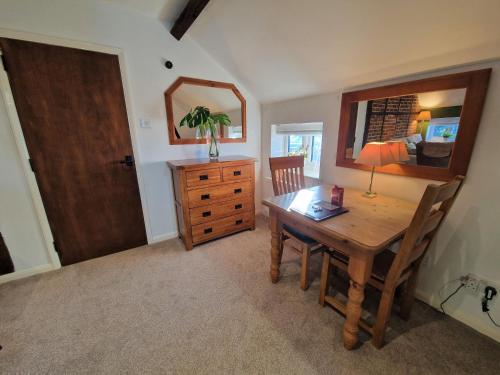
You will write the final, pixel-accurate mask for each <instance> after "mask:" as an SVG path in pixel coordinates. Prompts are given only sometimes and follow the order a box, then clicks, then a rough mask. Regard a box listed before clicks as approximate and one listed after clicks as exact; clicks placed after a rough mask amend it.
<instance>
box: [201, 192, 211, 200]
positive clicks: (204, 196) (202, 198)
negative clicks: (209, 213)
mask: <svg viewBox="0 0 500 375" xmlns="http://www.w3.org/2000/svg"><path fill="white" fill-rule="evenodd" d="M207 199H210V194H202V195H201V200H202V201H206V200H207Z"/></svg>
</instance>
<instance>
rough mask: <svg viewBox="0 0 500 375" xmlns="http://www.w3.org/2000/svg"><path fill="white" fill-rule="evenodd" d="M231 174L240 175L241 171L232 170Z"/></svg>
mask: <svg viewBox="0 0 500 375" xmlns="http://www.w3.org/2000/svg"><path fill="white" fill-rule="evenodd" d="M233 176H241V171H234V172H233Z"/></svg>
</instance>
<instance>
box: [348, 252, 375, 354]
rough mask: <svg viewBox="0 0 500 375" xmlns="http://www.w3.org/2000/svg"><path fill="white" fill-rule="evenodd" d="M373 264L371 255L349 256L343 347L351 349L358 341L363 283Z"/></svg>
mask: <svg viewBox="0 0 500 375" xmlns="http://www.w3.org/2000/svg"><path fill="white" fill-rule="evenodd" d="M372 265H373V257H371V256H361V255H356V256H351V257H350V258H349V266H348V269H347V271H348V273H349V278H350V281H349V292H348V300H347V311H346V321H345V323H344V332H343V337H344V347H345V348H346V349H349V350H351V349H353V348H354V347H355V346H356V344H357V342H358V331H359V327H358V323H359V319H360V317H361V311H362V308H361V304H362V303H363V300H364V298H365V285H366V283H367V281H368V278H369V277H370V274H371V271H372Z"/></svg>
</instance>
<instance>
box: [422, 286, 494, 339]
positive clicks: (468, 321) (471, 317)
mask: <svg viewBox="0 0 500 375" xmlns="http://www.w3.org/2000/svg"><path fill="white" fill-rule="evenodd" d="M415 297H416V298H417V299H419V300H420V301H422V302H425V303H426V304H428V305H430V306H432V307H434V308H435V309H437V310H440V308H439V304H440V303H441V301H438V300H437V299H436V297H435V296H433V295H430V294H427V293H425V292H422V291H420V290H418V289H417V291H416V292H415ZM446 314H447V315H449V316H451V317H452V318H453V319H456V320H458V321H460V322H462V323H463V324H465V325H466V326H469V327H471V328H472V329H474V330H476V331H478V332H480V333H482V334H483V335H485V336H488V337H490V338H492V339H493V340H495V341H497V342H500V329H498V328H497V327H495V326H493V324H491V323H489V321H488V322H486V323H484V322H482V321H481V320H479V319H478V314H484V313H482V312H481V311H480V309H478V312H477V314H464V313H463V312H461V311H459V310H454V311H447V312H446Z"/></svg>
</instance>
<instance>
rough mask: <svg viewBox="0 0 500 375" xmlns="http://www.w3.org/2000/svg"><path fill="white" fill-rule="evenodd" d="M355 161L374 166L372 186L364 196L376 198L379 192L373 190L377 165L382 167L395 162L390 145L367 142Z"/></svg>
mask: <svg viewBox="0 0 500 375" xmlns="http://www.w3.org/2000/svg"><path fill="white" fill-rule="evenodd" d="M354 162H355V163H356V164H364V165H369V166H371V167H372V174H371V177H370V187H369V188H368V191H367V192H366V193H364V194H363V196H364V197H366V198H375V197H376V196H377V193H374V192H373V191H372V185H373V173H374V172H375V167H381V166H383V165H387V164H392V163H394V162H395V160H394V156H393V155H392V153H391V149H390V147H389V145H388V144H387V143H385V142H369V143H367V144H365V146H364V147H363V149H362V150H361V152H360V153H359V156H358V158H357V159H356V160H355V161H354Z"/></svg>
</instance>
